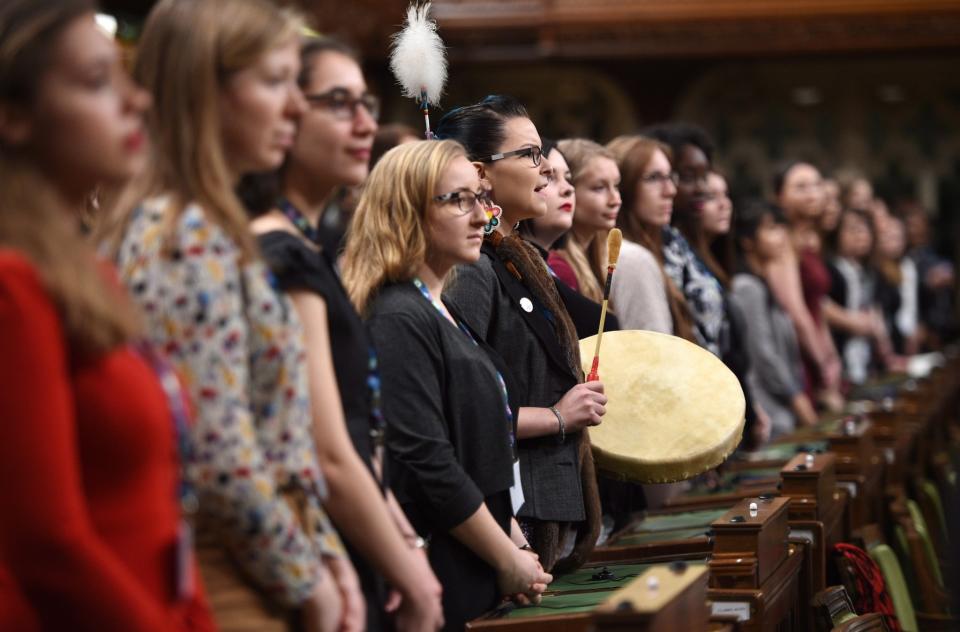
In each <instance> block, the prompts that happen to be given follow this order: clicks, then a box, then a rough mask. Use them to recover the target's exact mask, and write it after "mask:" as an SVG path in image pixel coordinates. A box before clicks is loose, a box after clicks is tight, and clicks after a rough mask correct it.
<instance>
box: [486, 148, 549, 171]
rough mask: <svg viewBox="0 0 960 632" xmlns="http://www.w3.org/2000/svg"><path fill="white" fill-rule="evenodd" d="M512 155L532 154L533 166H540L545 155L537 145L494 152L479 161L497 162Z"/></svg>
mask: <svg viewBox="0 0 960 632" xmlns="http://www.w3.org/2000/svg"><path fill="white" fill-rule="evenodd" d="M511 156H521V157H522V156H530V160H532V161H533V166H534V167H539V166H540V158H541V157H543V150H542V149H540V148H539V147H536V146H533V147H524V148H523V149H515V150H513V151H507V152H504V153H502V154H494V155H492V156H489V157H487V158H481V159H480V161H479V162H496V161H498V160H503V159H504V158H510V157H511Z"/></svg>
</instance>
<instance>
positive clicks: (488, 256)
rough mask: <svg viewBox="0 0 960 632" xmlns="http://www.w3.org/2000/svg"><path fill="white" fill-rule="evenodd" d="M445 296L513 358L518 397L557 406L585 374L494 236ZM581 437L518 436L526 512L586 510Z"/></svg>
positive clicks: (542, 515)
mask: <svg viewBox="0 0 960 632" xmlns="http://www.w3.org/2000/svg"><path fill="white" fill-rule="evenodd" d="M544 274H547V272H546V271H544ZM444 300H445V301H446V302H447V304H453V305H455V306H456V307H457V308H458V309H459V310H460V312H461V313H462V314H464V317H465V318H466V322H467V324H468V325H469V326H470V327H471V328H472V329H473V330H474V331H475V332H477V334H479V335H480V337H481V338H483V340H485V341H486V342H487V343H488V344H489V345H490V346H491V347H492V348H493V349H494V350H495V351H496V352H497V353H498V354H499V355H500V356H501V357H502V358H503V360H504V361H505V362H506V364H507V366H508V367H509V369H508V373H509V378H508V384H510V385H511V388H512V389H514V390H512V391H511V394H510V395H511V399H514V398H515V399H516V400H517V401H518V402H519V405H520V406H534V407H549V406H553V405H554V404H556V402H557V401H559V400H560V398H561V397H563V395H564V394H566V392H567V391H569V390H570V389H571V388H573V387H574V386H576V384H577V381H578V378H577V376H575V375H573V373H572V372H571V370H570V367H569V366H568V364H567V362H566V359H565V357H564V353H563V350H562V348H561V346H560V342H559V340H558V338H557V334H556V331H555V330H554V326H553V323H552V322H551V320H550V319H549V318H548V317H547V315H546V309H545V308H544V307H543V306H542V305H541V304H540V302H539V301H538V300H537V299H536V297H535V296H533V294H532V293H531V292H530V290H529V289H528V288H527V287H526V286H525V285H524V284H523V283H522V282H520V281H519V280H518V279H517V278H516V277H514V276H513V275H512V274H511V273H510V272H509V271H508V270H507V268H506V266H505V265H504V264H503V262H502V261H501V260H500V258H499V257H498V256H497V254H496V251H495V249H494V247H493V245H492V244H490V243H489V242H486V241H485V242H484V244H483V246H482V247H481V250H480V259H479V261H477V262H476V263H473V264H471V265H467V266H461V267H460V268H459V269H458V270H457V275H456V277H455V280H454V282H453V284H452V285H451V286H450V287H449V288H447V289H446V291H445V292H444ZM523 305H526V306H527V307H532V309H530V311H527V310H526V309H524V308H523V307H522V306H523ZM576 439H577V436H576V433H569V432H568V433H567V439H566V441H565V442H564V443H563V444H558V443H557V438H556V436H547V437H537V438H535V439H526V440H523V441H520V442H519V447H520V477H521V481H522V483H523V495H524V500H525V502H524V505H523V507H521V508H520V511H519V512H518V515H519V516H521V517H524V518H537V519H539V520H548V521H561V522H577V521H581V520H584V519H585V518H586V512H585V510H584V500H583V489H582V487H581V481H580V465H579V459H578V454H577V446H578V443H579V442H578V441H577V440H576Z"/></svg>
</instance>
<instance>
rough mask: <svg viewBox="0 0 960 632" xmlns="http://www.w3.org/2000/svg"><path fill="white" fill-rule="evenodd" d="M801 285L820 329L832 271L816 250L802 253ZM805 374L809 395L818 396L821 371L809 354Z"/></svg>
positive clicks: (806, 301)
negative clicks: (824, 300)
mask: <svg viewBox="0 0 960 632" xmlns="http://www.w3.org/2000/svg"><path fill="white" fill-rule="evenodd" d="M799 254H800V262H799V263H800V283H801V285H802V288H803V302H804V303H806V304H807V309H808V310H810V316H811V317H812V318H813V322H814V324H816V325H817V327H820V324H821V322H822V320H823V299H825V298H826V297H827V295H828V294H829V293H830V270H829V269H828V268H827V264H825V263H824V262H823V259H822V258H821V257H820V255H819V253H817V251H816V250H812V249H804V250H801V251H800V253H799ZM803 373H804V381H805V388H804V390H805V391H806V393H807V395H808V396H809V397H812V398H813V397H815V396H816V390H817V388H818V387H820V386H823V379H822V378H821V376H820V369H819V367H818V366H817V363H816V362H814V361H813V360H812V359H811V358H810V357H809V356H808V355H807V354H803Z"/></svg>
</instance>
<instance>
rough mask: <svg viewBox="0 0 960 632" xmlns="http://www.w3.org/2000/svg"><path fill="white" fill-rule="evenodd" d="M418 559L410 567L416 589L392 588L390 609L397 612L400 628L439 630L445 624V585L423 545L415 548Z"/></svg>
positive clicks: (404, 631) (421, 631)
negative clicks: (443, 596)
mask: <svg viewBox="0 0 960 632" xmlns="http://www.w3.org/2000/svg"><path fill="white" fill-rule="evenodd" d="M411 558H413V560H414V563H413V566H412V567H411V568H409V569H408V572H409V574H410V575H412V576H415V578H416V580H415V581H414V582H413V585H414V587H415V588H414V590H413V591H411V592H408V593H406V594H404V593H401V592H399V591H397V590H396V589H394V590H392V591H390V596H389V598H388V599H387V605H386V610H387V612H390V613H396V614H394V624H395V625H396V629H397V630H398V632H407V631H415V632H435V631H436V630H439V629H440V628H442V627H443V623H444V621H443V603H442V601H441V596H442V594H443V587H442V586H441V585H440V582H439V581H437V577H436V575H434V574H433V569H432V568H430V562H429V561H428V560H427V555H426V553H425V552H424V550H423V549H416V550H414V551H413V555H412V556H411Z"/></svg>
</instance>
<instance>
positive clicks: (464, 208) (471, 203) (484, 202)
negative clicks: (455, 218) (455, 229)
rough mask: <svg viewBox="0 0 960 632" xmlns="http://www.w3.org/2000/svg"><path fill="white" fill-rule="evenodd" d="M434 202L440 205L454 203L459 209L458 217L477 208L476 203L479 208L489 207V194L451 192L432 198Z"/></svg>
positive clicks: (481, 192) (483, 192)
mask: <svg viewBox="0 0 960 632" xmlns="http://www.w3.org/2000/svg"><path fill="white" fill-rule="evenodd" d="M433 201H434V202H439V203H440V204H447V203H454V202H455V203H456V204H457V208H459V209H460V215H466V214H467V213H471V212H473V209H475V208H477V203H479V204H480V207H481V208H487V207H488V206H490V203H491V202H490V194H489V193H488V192H487V191H451V192H450V193H444V194H443V195H437V196H435V197H434V198H433Z"/></svg>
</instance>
